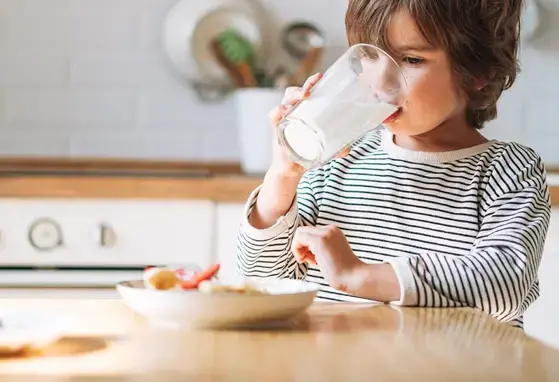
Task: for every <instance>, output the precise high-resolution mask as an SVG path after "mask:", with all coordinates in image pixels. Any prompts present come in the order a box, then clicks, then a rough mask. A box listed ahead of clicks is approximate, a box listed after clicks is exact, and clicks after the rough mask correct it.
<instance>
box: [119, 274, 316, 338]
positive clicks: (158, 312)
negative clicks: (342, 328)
mask: <svg viewBox="0 0 559 382" xmlns="http://www.w3.org/2000/svg"><path fill="white" fill-rule="evenodd" d="M248 281H250V283H251V284H253V285H256V286H257V287H258V288H259V289H261V290H264V291H266V292H267V293H268V294H257V295H248V294H237V293H211V294H204V293H201V292H198V291H182V290H156V289H149V288H146V287H145V286H144V282H143V281H141V280H132V281H124V282H121V283H119V284H117V290H118V292H119V293H120V295H121V297H122V299H123V301H124V303H125V304H126V305H127V306H128V307H130V308H131V309H132V310H134V311H135V312H137V313H138V314H140V315H142V316H143V317H145V318H146V319H147V320H148V321H149V322H150V323H151V324H153V325H157V326H173V327H190V328H199V329H201V328H207V329H210V328H211V329H226V328H236V327H238V328H240V327H251V326H260V325H266V324H272V323H277V322H281V321H285V320H288V319H290V318H292V317H293V316H295V315H297V314H299V313H301V312H303V311H304V310H306V309H307V308H308V307H309V305H311V304H312V302H313V301H314V298H315V297H316V294H317V292H318V289H319V286H318V285H316V284H311V283H308V282H304V281H299V280H289V279H250V280H248Z"/></svg>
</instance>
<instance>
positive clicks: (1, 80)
mask: <svg viewBox="0 0 559 382" xmlns="http://www.w3.org/2000/svg"><path fill="white" fill-rule="evenodd" d="M68 68H69V65H68V59H67V57H66V56H65V55H63V54H59V55H57V54H53V52H50V51H48V50H44V49H39V50H28V51H19V50H16V51H11V52H2V53H0V85H10V86H17V85H23V86H28V85H38V86H42V85H64V84H67V83H68V72H69V69H68Z"/></svg>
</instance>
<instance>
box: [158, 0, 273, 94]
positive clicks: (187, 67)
mask: <svg viewBox="0 0 559 382" xmlns="http://www.w3.org/2000/svg"><path fill="white" fill-rule="evenodd" d="M228 28H234V29H235V30H237V31H238V32H239V33H241V34H242V35H243V36H245V38H246V39H247V40H248V41H250V44H251V46H252V48H253V50H254V52H255V56H256V57H266V56H267V54H266V52H267V49H268V47H267V46H266V45H264V44H263V40H264V38H263V36H264V35H265V33H266V32H265V31H266V28H264V26H263V25H262V23H261V22H260V14H259V12H258V11H257V9H256V8H255V7H254V6H253V5H252V4H251V2H250V1H242V0H204V1H199V0H181V1H178V2H177V3H176V4H175V5H174V6H173V7H172V8H171V10H170V11H169V13H168V15H167V17H166V18H165V21H164V23H163V30H162V40H163V48H164V51H165V53H166V55H167V57H168V62H169V64H170V67H171V69H172V70H173V72H174V73H176V75H177V76H179V77H180V78H182V79H185V80H186V83H187V84H190V85H192V86H193V87H194V90H195V91H196V92H197V95H198V96H199V98H200V99H202V100H213V101H215V100H218V99H219V98H223V97H224V96H225V95H226V94H227V93H228V92H229V90H230V87H231V85H230V82H231V81H230V80H229V78H230V77H229V76H230V75H229V73H228V72H227V70H226V69H225V68H224V67H223V66H222V64H220V63H219V62H218V61H217V60H216V59H215V57H214V53H213V51H212V46H211V41H212V40H213V39H214V38H215V37H216V36H217V35H219V34H220V33H221V32H222V31H223V30H226V29H228Z"/></svg>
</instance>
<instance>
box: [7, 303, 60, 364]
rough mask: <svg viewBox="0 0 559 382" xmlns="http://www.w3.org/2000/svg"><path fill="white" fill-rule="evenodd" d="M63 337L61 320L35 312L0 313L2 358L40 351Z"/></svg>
mask: <svg viewBox="0 0 559 382" xmlns="http://www.w3.org/2000/svg"><path fill="white" fill-rule="evenodd" d="M61 336H62V322H61V320H60V319H59V318H57V317H55V316H52V315H49V314H44V313H41V312H34V311H16V312H5V313H0V356H8V355H12V354H18V353H22V352H27V351H40V350H43V349H45V348H46V347H48V346H49V345H51V344H52V343H54V342H56V341H58V340H59V339H60V338H61Z"/></svg>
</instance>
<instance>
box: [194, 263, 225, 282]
mask: <svg viewBox="0 0 559 382" xmlns="http://www.w3.org/2000/svg"><path fill="white" fill-rule="evenodd" d="M219 267H220V265H219V264H213V265H210V266H209V267H208V268H206V269H205V270H203V271H202V272H200V273H198V274H197V275H196V280H197V281H198V283H200V282H202V281H206V280H209V279H211V278H212V277H214V276H215V275H216V274H217V272H219Z"/></svg>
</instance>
